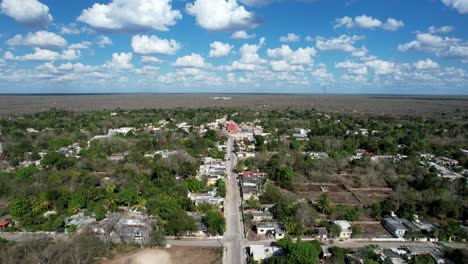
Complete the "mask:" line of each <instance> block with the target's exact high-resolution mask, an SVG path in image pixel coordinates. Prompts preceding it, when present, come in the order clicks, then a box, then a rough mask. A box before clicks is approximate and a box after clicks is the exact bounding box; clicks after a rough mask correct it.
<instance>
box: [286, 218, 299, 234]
mask: <svg viewBox="0 0 468 264" xmlns="http://www.w3.org/2000/svg"><path fill="white" fill-rule="evenodd" d="M284 228H285V229H286V232H287V233H288V234H294V233H295V232H296V230H297V223H296V221H295V220H294V218H293V217H287V218H286V219H284Z"/></svg>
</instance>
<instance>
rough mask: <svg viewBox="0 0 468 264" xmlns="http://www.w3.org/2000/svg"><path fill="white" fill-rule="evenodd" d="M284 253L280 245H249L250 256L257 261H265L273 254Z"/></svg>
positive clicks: (279, 254)
mask: <svg viewBox="0 0 468 264" xmlns="http://www.w3.org/2000/svg"><path fill="white" fill-rule="evenodd" d="M281 255H284V252H283V250H282V249H281V248H279V247H274V246H273V247H269V246H265V245H251V246H250V247H249V256H250V257H251V258H252V259H253V260H255V261H263V260H265V259H268V258H271V257H273V256H281Z"/></svg>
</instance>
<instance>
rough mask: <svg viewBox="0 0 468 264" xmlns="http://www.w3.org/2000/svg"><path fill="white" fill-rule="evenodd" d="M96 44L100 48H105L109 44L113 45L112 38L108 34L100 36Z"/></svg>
mask: <svg viewBox="0 0 468 264" xmlns="http://www.w3.org/2000/svg"><path fill="white" fill-rule="evenodd" d="M96 44H97V45H98V46H99V47H100V48H104V47H106V46H108V45H112V40H111V39H110V38H109V37H108V36H99V37H98V38H97V40H96Z"/></svg>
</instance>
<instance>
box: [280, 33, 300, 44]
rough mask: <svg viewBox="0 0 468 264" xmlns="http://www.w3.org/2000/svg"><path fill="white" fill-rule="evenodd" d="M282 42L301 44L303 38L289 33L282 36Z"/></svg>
mask: <svg viewBox="0 0 468 264" xmlns="http://www.w3.org/2000/svg"><path fill="white" fill-rule="evenodd" d="M280 41H281V42H299V41H301V37H300V36H298V35H296V34H294V33H288V34H287V35H286V36H281V37H280Z"/></svg>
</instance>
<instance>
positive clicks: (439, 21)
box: [0, 0, 468, 95]
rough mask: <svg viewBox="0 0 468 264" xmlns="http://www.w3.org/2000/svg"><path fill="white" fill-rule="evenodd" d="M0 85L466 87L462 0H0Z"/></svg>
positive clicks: (80, 89) (383, 90) (196, 89)
mask: <svg viewBox="0 0 468 264" xmlns="http://www.w3.org/2000/svg"><path fill="white" fill-rule="evenodd" d="M0 93H320V94H321V93H330V94H332V93H339V94H446V95H467V94H468V0H411V1H408V0H391V1H388V0H172V1H171V0H106V1H96V0H79V1H70V0H40V1H38V0H0Z"/></svg>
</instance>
